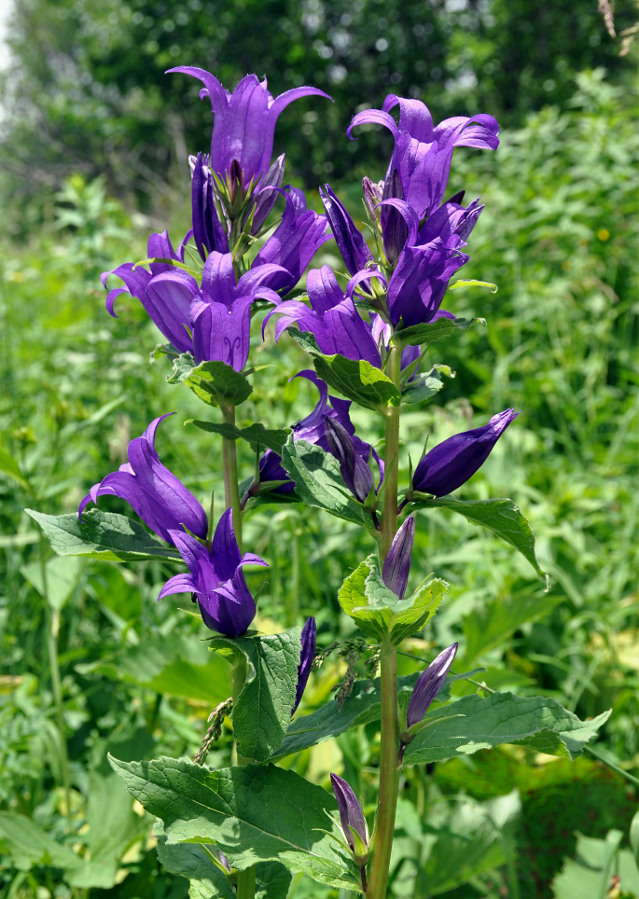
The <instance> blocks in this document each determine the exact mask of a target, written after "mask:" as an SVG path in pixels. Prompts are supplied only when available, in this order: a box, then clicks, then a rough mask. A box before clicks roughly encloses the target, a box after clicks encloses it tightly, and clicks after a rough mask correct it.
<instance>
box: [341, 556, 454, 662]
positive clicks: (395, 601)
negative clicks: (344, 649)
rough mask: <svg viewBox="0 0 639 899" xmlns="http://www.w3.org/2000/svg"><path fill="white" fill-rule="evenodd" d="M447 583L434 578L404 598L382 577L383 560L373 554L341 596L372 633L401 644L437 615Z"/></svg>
mask: <svg viewBox="0 0 639 899" xmlns="http://www.w3.org/2000/svg"><path fill="white" fill-rule="evenodd" d="M446 590H447V585H446V584H445V582H444V581H440V580H437V579H435V580H432V581H430V582H428V583H425V584H421V585H420V586H419V587H418V588H417V590H416V591H415V592H414V593H413V594H411V595H410V596H408V597H406V598H405V599H400V598H399V597H398V596H397V595H396V594H395V593H393V591H392V590H389V589H388V587H387V586H386V584H385V583H384V581H383V580H382V575H381V571H380V568H379V561H378V559H377V557H376V556H373V555H371V556H369V557H368V558H367V559H366V560H365V561H364V562H361V563H360V565H359V566H358V567H357V568H356V569H355V571H354V572H353V573H352V574H351V575H349V577H347V578H346V580H345V581H344V583H343V584H342V586H341V588H340V591H339V594H338V596H337V599H338V601H339V604H340V606H341V607H342V609H343V610H344V612H345V613H346V614H347V615H349V616H350V617H351V618H352V619H353V621H354V622H355V623H356V624H357V626H358V627H359V628H360V630H362V631H363V632H364V633H365V634H367V635H368V636H369V637H373V638H374V639H375V640H378V641H381V640H384V639H386V637H387V636H389V637H390V639H391V642H392V643H393V644H394V645H398V644H399V643H401V642H402V640H404V639H405V637H408V636H410V634H413V633H415V631H418V630H420V628H422V627H423V626H424V625H425V624H426V622H427V621H428V620H429V619H430V618H432V617H433V615H434V614H435V612H436V611H437V608H438V606H439V604H440V602H441V600H442V597H443V595H444V593H445V592H446Z"/></svg>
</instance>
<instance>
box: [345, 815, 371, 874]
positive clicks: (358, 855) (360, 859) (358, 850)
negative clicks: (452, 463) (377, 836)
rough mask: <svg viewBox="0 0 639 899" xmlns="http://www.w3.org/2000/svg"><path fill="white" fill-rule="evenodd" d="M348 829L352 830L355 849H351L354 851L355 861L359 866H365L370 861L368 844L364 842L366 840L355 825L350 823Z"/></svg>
mask: <svg viewBox="0 0 639 899" xmlns="http://www.w3.org/2000/svg"><path fill="white" fill-rule="evenodd" d="M348 829H349V830H350V832H351V835H352V837H353V849H352V850H351V851H352V853H353V861H354V862H355V864H356V865H357V867H358V868H363V867H364V865H365V864H366V863H367V861H368V856H369V854H370V852H369V849H368V846H367V845H366V843H365V842H364V840H363V839H362V838H361V837H360V835H359V834H358V833H357V831H356V830H355V828H354V827H352V826H351V825H350V824H349V825H348Z"/></svg>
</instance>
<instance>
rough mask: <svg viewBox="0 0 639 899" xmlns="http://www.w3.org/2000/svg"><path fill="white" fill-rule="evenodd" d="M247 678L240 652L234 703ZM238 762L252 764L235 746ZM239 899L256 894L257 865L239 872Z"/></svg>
mask: <svg viewBox="0 0 639 899" xmlns="http://www.w3.org/2000/svg"><path fill="white" fill-rule="evenodd" d="M245 680H246V657H245V655H244V653H238V654H237V656H236V659H235V662H234V663H233V668H232V671H231V688H232V691H233V704H234V705H235V703H236V702H237V700H238V698H239V695H240V693H241V692H242V687H243V686H244V681H245ZM235 755H236V764H237V765H238V767H240V768H242V767H244V765H248V764H250V761H251V760H250V759H246V758H244V756H241V755H240V754H239V752H237V747H236V748H235ZM236 892H237V899H254V896H255V866H254V865H253V866H252V867H250V868H247V869H246V870H245V871H238V873H237V888H236Z"/></svg>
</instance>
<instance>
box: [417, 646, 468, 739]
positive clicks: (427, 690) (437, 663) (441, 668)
mask: <svg viewBox="0 0 639 899" xmlns="http://www.w3.org/2000/svg"><path fill="white" fill-rule="evenodd" d="M457 645H458V644H457V643H451V645H450V646H449V647H448V648H447V649H444V650H442V652H440V653H439V655H438V656H437V657H436V658H434V659H433V661H432V662H431V663H430V665H429V666H428V668H427V669H426V671H423V672H422V673H421V674H420V675H419V678H418V680H417V683H416V684H415V686H414V688H413V692H412V695H411V698H410V702H409V703H408V709H407V710H406V726H407V727H412V726H413V724H418V723H419V722H420V721H422V720H423V718H424V715H425V714H426V712H427V711H428V708H429V706H430V704H431V702H432V701H433V699H434V698H435V697H436V696H437V694H438V693H439V691H440V690H441V688H442V687H443V686H444V681H445V680H446V675H447V674H448V672H449V670H450V666H451V665H452V664H453V659H454V658H455V653H456V652H457Z"/></svg>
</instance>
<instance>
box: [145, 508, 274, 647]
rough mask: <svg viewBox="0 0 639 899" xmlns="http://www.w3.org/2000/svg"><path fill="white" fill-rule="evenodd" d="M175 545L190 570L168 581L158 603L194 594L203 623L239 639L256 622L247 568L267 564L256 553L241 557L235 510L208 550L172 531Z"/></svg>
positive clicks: (226, 517)
mask: <svg viewBox="0 0 639 899" xmlns="http://www.w3.org/2000/svg"><path fill="white" fill-rule="evenodd" d="M171 537H172V539H173V543H174V544H175V547H176V548H177V550H178V552H179V553H180V555H181V556H182V558H183V559H184V562H185V564H186V566H187V568H188V569H189V571H188V574H176V575H174V577H172V578H169V580H168V581H167V582H166V584H165V585H164V587H163V588H162V590H161V591H160V595H159V596H158V599H162V598H163V597H165V596H168V595H169V594H171V593H191V594H193V595H194V598H195V599H197V603H198V606H199V608H200V614H201V615H202V621H203V622H204V624H205V625H206V626H207V627H208V628H209V629H210V630H212V631H217V632H218V633H219V634H224V635H225V636H227V637H239V636H241V635H242V634H243V633H244V632H245V631H246V630H247V628H248V626H249V625H250V623H251V622H252V621H253V619H254V618H255V612H256V608H255V600H254V599H253V597H252V596H251V593H250V591H249V589H248V587H247V585H246V580H245V578H244V572H243V571H242V568H243V566H244V565H266V566H267V567H268V563H267V562H265V561H264V559H261V558H260V557H259V556H256V555H255V554H254V553H245V554H244V555H243V556H242V555H241V553H240V550H239V547H238V545H237V540H236V539H235V531H234V530H233V510H232V509H227V510H226V512H225V513H224V515H222V517H221V518H220V520H219V522H218V524H217V527H216V529H215V534H214V535H213V541H212V545H211V547H210V548H209V547H208V546H205V545H204V544H203V543H201V542H200V541H199V540H196V539H195V537H192V536H191V535H190V534H186V533H184V532H183V531H171Z"/></svg>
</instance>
